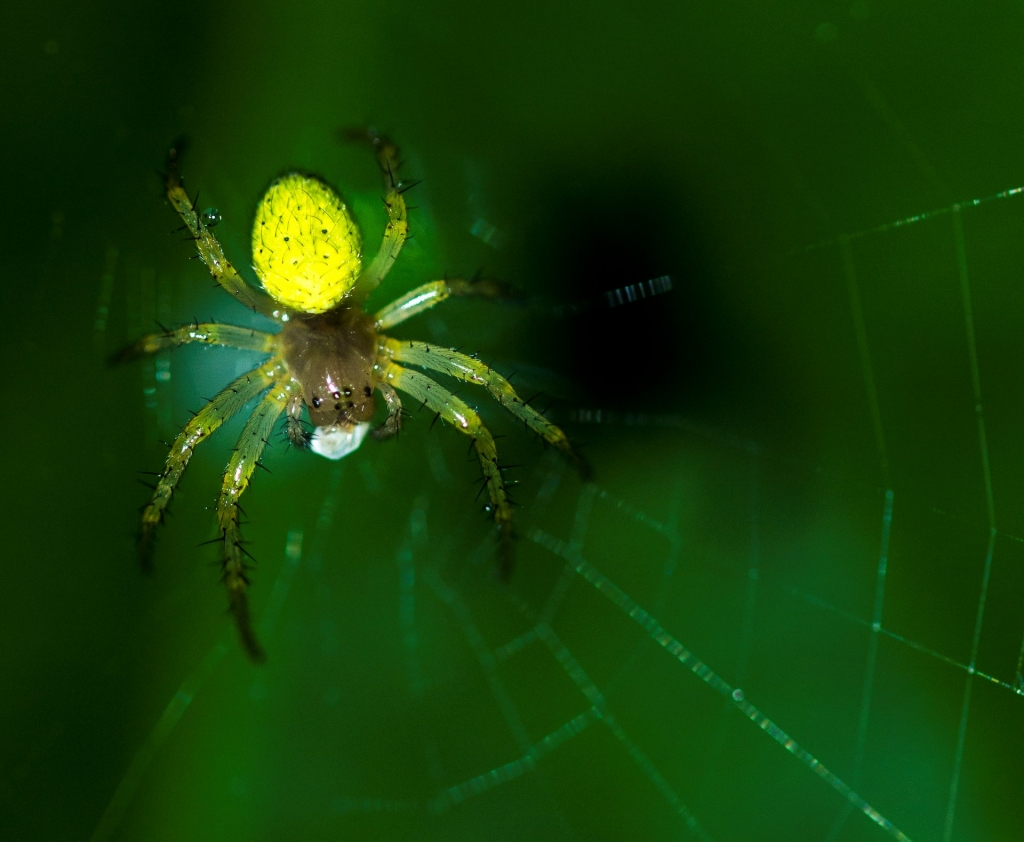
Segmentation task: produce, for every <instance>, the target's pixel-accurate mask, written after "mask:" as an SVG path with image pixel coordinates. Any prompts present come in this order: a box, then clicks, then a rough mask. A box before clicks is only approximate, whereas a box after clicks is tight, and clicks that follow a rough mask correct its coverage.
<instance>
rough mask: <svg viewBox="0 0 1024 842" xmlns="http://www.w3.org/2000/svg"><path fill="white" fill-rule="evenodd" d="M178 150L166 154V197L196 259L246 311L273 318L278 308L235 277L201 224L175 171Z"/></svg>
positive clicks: (178, 146) (178, 162)
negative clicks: (187, 231)
mask: <svg viewBox="0 0 1024 842" xmlns="http://www.w3.org/2000/svg"><path fill="white" fill-rule="evenodd" d="M180 151H181V144H180V142H179V143H178V144H176V145H175V146H172V147H171V149H170V151H169V152H168V153H167V173H166V178H167V198H168V200H169V201H170V203H171V204H172V205H173V206H174V209H175V210H176V211H177V212H178V216H180V217H181V221H182V222H184V223H185V227H186V228H188V230H189V233H191V235H192V239H193V240H194V241H195V244H196V251H197V252H198V253H199V257H200V258H201V259H202V261H203V263H205V264H206V268H207V269H209V270H210V274H211V275H213V278H214V280H215V281H217V283H218V284H220V285H221V286H222V287H223V288H224V289H225V290H226V291H227V292H229V293H231V295H233V296H234V297H235V298H236V299H237V300H238V301H240V302H241V303H242V304H244V305H245V306H246V307H248V308H249V309H250V310H255V311H256V312H257V313H262V314H263V315H265V316H270V317H271V318H277V315H275V314H277V313H278V312H279V311H280V307H279V305H278V304H277V303H275V301H274V299H272V298H271V297H270V296H269V295H267V294H266V293H265V292H263V290H260V289H256V287H253V286H250V285H249V284H247V283H246V282H245V279H244V278H243V277H242V276H241V275H239V274H238V271H237V270H236V269H235V267H234V266H232V265H231V261H229V260H228V259H227V257H225V256H224V249H223V248H221V245H220V242H219V241H218V240H217V238H216V237H215V236H213V234H212V233H211V231H210V226H209V225H207V223H206V222H205V221H204V219H203V217H202V215H201V214H200V213H199V211H198V210H197V209H196V207H195V205H194V204H193V201H192V199H190V198H189V195H188V193H186V192H185V188H184V187H183V186H182V183H181V174H180V172H179V170H178V167H179V164H180V158H181V155H180Z"/></svg>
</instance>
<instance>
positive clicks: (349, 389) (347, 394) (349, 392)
mask: <svg viewBox="0 0 1024 842" xmlns="http://www.w3.org/2000/svg"><path fill="white" fill-rule="evenodd" d="M351 396H352V387H351V386H346V387H345V397H346V398H348V397H351ZM334 397H338V395H337V394H335V395H334Z"/></svg>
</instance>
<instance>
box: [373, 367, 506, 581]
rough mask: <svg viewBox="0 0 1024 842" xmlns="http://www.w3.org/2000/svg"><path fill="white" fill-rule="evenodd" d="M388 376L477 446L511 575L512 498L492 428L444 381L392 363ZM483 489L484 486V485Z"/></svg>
mask: <svg viewBox="0 0 1024 842" xmlns="http://www.w3.org/2000/svg"><path fill="white" fill-rule="evenodd" d="M384 377H385V378H386V379H387V381H388V382H389V383H390V384H391V385H392V386H394V387H395V388H396V389H398V390H399V391H402V392H405V393H406V394H408V395H410V396H411V397H412V398H414V399H415V400H417V401H419V402H420V403H422V404H424V405H425V406H427V407H428V408H430V409H431V410H432V411H433V412H435V413H437V414H438V416H440V417H441V418H442V419H444V420H445V421H447V422H448V423H449V424H451V425H452V426H453V427H455V429H457V430H458V431H459V432H460V433H464V434H465V435H467V436H469V437H470V438H471V439H472V440H473V450H474V451H475V452H476V455H477V458H478V459H479V460H480V469H481V470H482V471H483V481H484V486H485V487H486V489H487V496H488V499H489V504H488V511H490V513H491V515H492V516H493V517H494V523H495V525H496V526H497V527H498V541H499V553H498V575H499V576H501V578H503V579H507V578H508V577H509V575H511V573H512V565H513V557H512V542H513V538H514V535H513V532H512V502H511V500H510V499H509V496H508V492H507V491H506V490H505V481H504V480H503V479H502V476H501V466H500V465H499V464H498V449H497V447H495V444H494V438H493V437H492V436H491V433H490V431H489V430H488V429H487V428H486V427H485V426H484V424H483V422H482V421H481V420H480V416H479V415H477V413H476V411H475V410H473V409H471V408H470V407H469V406H467V405H466V403H465V401H462V400H460V399H459V398H457V397H456V396H455V395H453V394H452V393H451V392H449V391H448V390H447V389H445V388H444V387H443V386H441V384H439V383H436V382H435V381H433V380H431V379H430V378H429V377H427V375H425V374H421V373H420V372H418V371H411V370H409V369H407V368H402V367H401V366H398V365H395V364H394V363H388V364H387V367H386V368H385V370H384ZM481 490H482V489H481Z"/></svg>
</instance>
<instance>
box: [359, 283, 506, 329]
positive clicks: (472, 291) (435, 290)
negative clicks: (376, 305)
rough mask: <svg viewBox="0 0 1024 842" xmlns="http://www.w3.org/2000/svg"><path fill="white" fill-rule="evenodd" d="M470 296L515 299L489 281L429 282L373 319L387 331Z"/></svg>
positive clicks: (390, 305)
mask: <svg viewBox="0 0 1024 842" xmlns="http://www.w3.org/2000/svg"><path fill="white" fill-rule="evenodd" d="M470 295H472V296H479V297H481V298H508V299H513V298H515V297H516V296H515V295H514V293H513V292H512V291H511V290H509V289H508V288H506V287H505V286H503V285H502V284H500V283H498V282H497V281H492V280H488V279H480V280H471V281H467V280H465V279H464V278H451V279H445V280H442V281H430V282H429V283H426V284H423V285H422V286H418V287H416V288H415V289H413V290H410V291H409V292H407V293H406V294H405V295H403V296H402V297H401V298H396V299H395V300H394V301H392V302H391V303H390V304H388V305H387V306H386V307H384V308H383V309H382V310H380V311H379V312H378V313H377V314H376V315H375V316H374V317H373V319H374V322H375V323H376V328H377V330H388V329H390V328H392V327H394V326H395V325H397V324H401V323H402V322H404V321H405V320H406V319H410V318H412V317H413V316H415V315H417V314H419V313H422V312H423V311H424V310H429V309H430V308H431V307H434V306H436V305H438V304H440V303H441V302H442V301H444V300H446V299H448V298H451V297H453V296H470Z"/></svg>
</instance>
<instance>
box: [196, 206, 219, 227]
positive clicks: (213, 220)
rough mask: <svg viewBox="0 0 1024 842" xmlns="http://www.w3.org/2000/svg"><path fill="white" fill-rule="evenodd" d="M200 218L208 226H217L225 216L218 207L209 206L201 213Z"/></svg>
mask: <svg viewBox="0 0 1024 842" xmlns="http://www.w3.org/2000/svg"><path fill="white" fill-rule="evenodd" d="M200 218H201V219H202V221H203V225H205V226H206V227H207V228H213V227H215V226H216V225H217V224H218V223H219V222H220V221H221V220H222V219H223V218H224V217H222V216H221V215H220V211H219V210H217V208H207V209H206V210H204V211H203V212H202V214H200Z"/></svg>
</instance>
